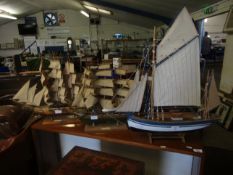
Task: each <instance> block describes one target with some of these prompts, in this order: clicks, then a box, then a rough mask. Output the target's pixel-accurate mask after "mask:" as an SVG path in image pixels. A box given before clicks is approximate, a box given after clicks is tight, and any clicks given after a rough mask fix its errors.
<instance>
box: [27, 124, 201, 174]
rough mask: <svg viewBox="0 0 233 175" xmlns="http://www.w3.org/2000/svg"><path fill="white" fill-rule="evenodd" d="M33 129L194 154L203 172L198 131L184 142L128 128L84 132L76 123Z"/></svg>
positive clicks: (195, 162) (34, 129)
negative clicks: (156, 136) (71, 125)
mask: <svg viewBox="0 0 233 175" xmlns="http://www.w3.org/2000/svg"><path fill="white" fill-rule="evenodd" d="M68 126H69V125H68ZM31 128H32V130H33V131H45V132H49V133H63V134H69V135H75V136H82V137H86V138H92V139H99V140H101V141H107V142H112V143H118V144H125V145H130V146H136V147H141V148H145V149H151V150H161V151H169V152H175V153H181V154H187V155H192V156H194V159H193V160H194V161H193V168H194V169H195V168H196V169H198V170H199V173H196V174H200V175H201V174H203V172H202V171H203V163H204V157H205V156H204V155H205V153H204V152H203V145H202V143H201V141H200V140H201V138H200V133H189V134H187V135H186V142H185V143H183V142H182V141H181V140H180V139H173V140H171V139H167V140H166V139H158V140H153V142H152V143H150V141H149V137H148V133H147V132H142V131H133V130H130V129H127V130H120V131H103V132H102V131H101V132H85V131H84V125H83V124H76V125H75V126H74V127H66V125H61V124H53V125H44V124H42V121H38V122H37V123H35V124H33V125H32V127H31Z"/></svg>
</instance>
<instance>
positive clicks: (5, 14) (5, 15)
mask: <svg viewBox="0 0 233 175" xmlns="http://www.w3.org/2000/svg"><path fill="white" fill-rule="evenodd" d="M0 18H8V19H14V20H16V19H17V18H16V17H15V16H13V15H11V14H10V13H8V12H6V11H4V10H0Z"/></svg>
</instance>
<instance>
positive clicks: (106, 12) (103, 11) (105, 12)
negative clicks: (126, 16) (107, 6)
mask: <svg viewBox="0 0 233 175" xmlns="http://www.w3.org/2000/svg"><path fill="white" fill-rule="evenodd" d="M98 10H99V12H100V13H104V14H107V15H111V14H112V13H111V12H110V11H108V10H104V9H98Z"/></svg>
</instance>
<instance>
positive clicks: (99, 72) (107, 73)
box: [95, 70, 112, 77]
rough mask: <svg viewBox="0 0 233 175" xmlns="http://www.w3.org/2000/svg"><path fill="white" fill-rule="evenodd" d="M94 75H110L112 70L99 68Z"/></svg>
mask: <svg viewBox="0 0 233 175" xmlns="http://www.w3.org/2000/svg"><path fill="white" fill-rule="evenodd" d="M95 75H96V76H101V77H111V76H112V70H100V71H97V72H96V74H95Z"/></svg>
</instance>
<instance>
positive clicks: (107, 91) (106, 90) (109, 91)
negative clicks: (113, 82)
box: [99, 88, 114, 97]
mask: <svg viewBox="0 0 233 175" xmlns="http://www.w3.org/2000/svg"><path fill="white" fill-rule="evenodd" d="M99 94H100V95H104V96H111V97H112V96H114V92H113V89H112V88H100V89H99Z"/></svg>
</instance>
